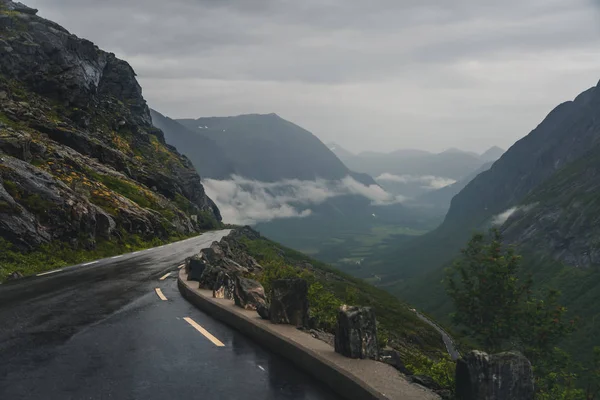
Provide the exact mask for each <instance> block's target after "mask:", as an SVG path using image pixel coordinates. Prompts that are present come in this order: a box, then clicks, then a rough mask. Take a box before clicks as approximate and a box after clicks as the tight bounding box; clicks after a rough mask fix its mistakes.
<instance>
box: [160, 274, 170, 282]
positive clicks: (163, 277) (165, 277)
mask: <svg viewBox="0 0 600 400" xmlns="http://www.w3.org/2000/svg"><path fill="white" fill-rule="evenodd" d="M169 275H171V273H170V272H167V273H166V274H164V275H163V276H161V277H160V279H159V280H161V281H164V280H165V279H167V277H168V276H169Z"/></svg>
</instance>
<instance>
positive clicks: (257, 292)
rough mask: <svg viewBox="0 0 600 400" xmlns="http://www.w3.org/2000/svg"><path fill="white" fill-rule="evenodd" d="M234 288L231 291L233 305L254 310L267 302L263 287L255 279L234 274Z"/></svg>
mask: <svg viewBox="0 0 600 400" xmlns="http://www.w3.org/2000/svg"><path fill="white" fill-rule="evenodd" d="M234 279H235V288H234V291H233V300H234V301H235V305H236V306H238V307H242V308H244V309H246V310H255V311H256V309H257V307H261V309H262V308H263V307H265V306H266V304H267V299H266V296H265V289H264V288H263V286H262V285H261V284H260V283H258V282H257V281H255V280H252V279H247V278H242V277H241V276H239V275H236V276H235V278H234Z"/></svg>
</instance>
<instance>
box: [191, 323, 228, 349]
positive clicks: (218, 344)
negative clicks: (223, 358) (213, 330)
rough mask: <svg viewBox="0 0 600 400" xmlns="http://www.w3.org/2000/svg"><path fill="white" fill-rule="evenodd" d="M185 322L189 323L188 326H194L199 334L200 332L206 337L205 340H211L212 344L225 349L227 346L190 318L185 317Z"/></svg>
mask: <svg viewBox="0 0 600 400" xmlns="http://www.w3.org/2000/svg"><path fill="white" fill-rule="evenodd" d="M184 320H185V322H187V323H188V324H190V325H191V326H193V327H194V329H196V330H197V331H198V332H200V333H201V334H202V335H204V337H205V338H207V339H208V340H210V341H211V342H213V344H214V345H215V346H217V347H225V345H224V344H223V342H221V341H220V340H219V339H217V338H216V337H214V336H213V335H211V334H210V332H208V331H207V330H206V329H204V328H203V327H201V326H200V325H198V323H196V321H194V320H193V319H191V318H190V317H185V318H184Z"/></svg>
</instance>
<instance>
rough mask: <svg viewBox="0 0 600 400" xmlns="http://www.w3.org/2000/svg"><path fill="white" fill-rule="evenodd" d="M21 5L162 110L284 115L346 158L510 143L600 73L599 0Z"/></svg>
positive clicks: (69, 0)
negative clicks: (91, 48)
mask: <svg viewBox="0 0 600 400" xmlns="http://www.w3.org/2000/svg"><path fill="white" fill-rule="evenodd" d="M26 2H27V3H28V4H29V5H31V6H35V7H37V8H39V9H40V14H41V15H42V16H46V17H48V18H50V19H53V20H56V21H57V22H59V23H61V24H62V25H64V26H65V27H66V28H68V29H69V30H71V31H72V32H74V33H75V34H78V35H79V36H83V37H86V38H88V39H90V40H92V41H94V42H96V43H97V44H98V45H100V46H101V47H102V48H104V49H106V50H109V51H113V52H115V53H117V55H118V56H121V57H123V58H125V59H127V60H128V61H129V62H130V63H131V64H132V66H133V67H134V69H135V70H136V72H137V73H138V75H139V78H140V81H141V83H142V85H143V88H144V93H145V95H146V97H147V99H148V101H149V102H150V103H151V105H152V106H153V107H155V108H157V109H158V110H160V111H162V112H164V113H167V114H169V115H171V116H174V117H199V116H206V115H231V114H240V113H248V112H261V113H269V112H277V113H278V114H280V115H282V116H284V117H288V118H291V119H293V121H294V122H295V123H297V124H299V125H301V126H304V127H306V128H308V129H310V130H311V131H313V132H315V133H316V134H317V135H318V136H319V137H320V138H321V139H323V140H324V141H329V140H331V141H335V142H339V143H340V144H342V145H344V146H345V147H348V148H349V149H351V150H363V149H373V150H383V149H385V150H388V149H390V148H393V147H417V148H425V149H429V150H434V151H438V150H443V149H444V148H447V147H455V146H456V147H463V148H465V149H471V150H478V151H482V150H485V149H486V148H487V147H489V146H490V145H492V144H497V145H500V146H502V147H508V146H510V145H511V144H512V143H513V142H514V141H515V140H516V139H518V138H520V137H521V136H523V135H525V134H526V133H527V132H528V131H529V130H530V129H532V128H533V127H535V125H536V124H537V123H539V122H540V120H541V119H542V118H543V116H544V115H545V114H546V113H547V112H548V111H550V109H551V108H552V107H554V106H555V105H556V104H558V103H560V102H563V101H565V100H569V99H571V98H572V97H574V96H575V95H576V94H577V93H579V92H581V91H583V90H585V89H586V88H588V87H590V86H592V85H593V84H595V83H596V82H597V81H598V78H599V77H598V76H597V75H598V72H597V71H598V70H599V69H600V54H599V53H598V52H597V49H598V46H599V45H600V24H599V23H598V21H599V19H600V15H599V13H598V10H599V8H598V7H597V6H598V0H593V1H592V0H570V1H568V2H565V1H564V0H507V1H503V2H498V1H480V0H453V1H448V0H429V1H422V0H374V1H362V0H304V1H297V0H211V1H208V0H204V1H198V0H169V1H164V0H143V1H142V0H104V1H98V0H27V1H26ZM508 115H511V116H512V117H510V118H507V116H508ZM367 133H368V137H369V139H370V140H369V141H366V140H365V135H366V134H367Z"/></svg>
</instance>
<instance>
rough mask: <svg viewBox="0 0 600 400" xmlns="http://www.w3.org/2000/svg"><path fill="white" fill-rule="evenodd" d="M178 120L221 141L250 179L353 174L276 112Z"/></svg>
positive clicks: (315, 177)
mask: <svg viewBox="0 0 600 400" xmlns="http://www.w3.org/2000/svg"><path fill="white" fill-rule="evenodd" d="M177 121H178V122H179V123H181V124H182V125H184V126H185V127H187V128H188V129H190V130H192V131H194V132H196V133H200V134H202V135H203V136H205V137H207V138H209V139H211V140H213V141H214V142H215V143H217V145H218V146H219V147H220V148H221V149H222V150H223V151H224V152H225V155H226V156H227V158H228V159H229V160H231V162H232V163H234V167H235V170H236V171H238V172H240V173H241V174H242V175H243V176H244V177H246V178H251V179H256V180H259V181H263V182H276V181H281V180H284V179H300V180H314V179H317V178H322V179H327V180H335V179H342V178H344V177H346V176H347V175H348V174H349V173H350V171H349V170H348V168H347V167H346V166H345V165H344V164H343V163H342V162H341V161H340V160H339V159H338V158H337V157H336V156H335V155H334V154H333V153H332V152H331V151H330V150H329V149H328V148H327V146H325V145H324V144H323V143H322V142H321V141H320V140H319V139H318V138H317V137H315V136H314V135H313V134H312V133H310V132H309V131H307V130H305V129H303V128H301V127H299V126H297V125H295V124H293V123H291V122H289V121H286V120H284V119H283V118H281V117H279V116H278V115H276V114H268V115H258V114H253V115H240V116H237V117H224V118H219V117H213V118H199V119H195V120H194V119H191V120H190V119H187V120H177ZM365 178H366V177H365V176H363V177H362V178H360V179H365ZM366 179H368V178H366ZM371 183H374V182H373V181H372V180H371Z"/></svg>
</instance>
